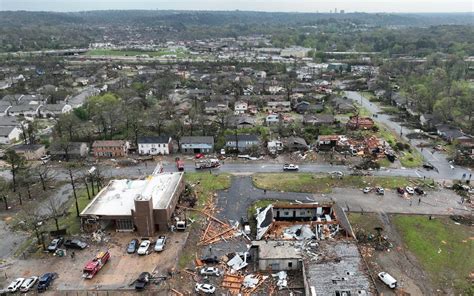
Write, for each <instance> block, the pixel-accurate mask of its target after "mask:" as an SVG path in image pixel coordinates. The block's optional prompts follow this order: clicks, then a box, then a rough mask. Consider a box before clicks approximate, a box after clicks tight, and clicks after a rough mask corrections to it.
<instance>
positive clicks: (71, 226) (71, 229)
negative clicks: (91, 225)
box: [49, 189, 93, 235]
mask: <svg viewBox="0 0 474 296" xmlns="http://www.w3.org/2000/svg"><path fill="white" fill-rule="evenodd" d="M92 199H93V197H91V200H92ZM71 200H72V203H71V205H70V206H69V209H68V214H67V215H66V216H64V217H61V218H60V219H59V228H60V229H63V228H65V229H67V232H68V234H70V235H75V234H78V233H79V232H80V231H81V219H80V218H79V217H77V215H76V202H75V200H74V197H73V198H72V199H71ZM91 200H89V198H88V197H87V191H86V190H85V189H79V190H77V203H78V205H79V213H80V212H81V211H82V210H84V208H85V207H86V206H87V205H88V204H89V202H90V201H91ZM49 223H50V224H51V225H50V226H49V228H50V229H51V230H55V229H56V226H55V224H54V221H53V220H50V221H49Z"/></svg>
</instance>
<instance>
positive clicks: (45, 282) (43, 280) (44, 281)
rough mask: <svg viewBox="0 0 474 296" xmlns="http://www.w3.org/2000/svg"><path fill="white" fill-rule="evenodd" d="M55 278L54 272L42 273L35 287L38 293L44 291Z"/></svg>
mask: <svg viewBox="0 0 474 296" xmlns="http://www.w3.org/2000/svg"><path fill="white" fill-rule="evenodd" d="M55 278H56V274H55V273H52V272H48V273H45V274H43V275H42V276H41V277H40V279H39V281H38V287H37V290H38V293H41V292H44V291H46V290H47V289H48V288H49V286H50V285H51V283H52V282H53V281H54V279H55Z"/></svg>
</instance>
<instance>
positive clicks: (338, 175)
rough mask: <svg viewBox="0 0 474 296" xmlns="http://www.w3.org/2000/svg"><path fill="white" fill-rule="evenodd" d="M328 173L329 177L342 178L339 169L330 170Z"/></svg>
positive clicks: (342, 174) (342, 175)
mask: <svg viewBox="0 0 474 296" xmlns="http://www.w3.org/2000/svg"><path fill="white" fill-rule="evenodd" d="M329 175H331V177H333V178H342V177H344V173H343V172H341V171H334V172H330V173H329Z"/></svg>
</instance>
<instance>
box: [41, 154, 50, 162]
mask: <svg viewBox="0 0 474 296" xmlns="http://www.w3.org/2000/svg"><path fill="white" fill-rule="evenodd" d="M50 159H51V155H43V156H41V157H40V160H41V161H42V162H43V163H47V162H48V161H49V160H50Z"/></svg>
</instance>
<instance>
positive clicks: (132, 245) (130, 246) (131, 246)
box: [127, 238, 139, 254]
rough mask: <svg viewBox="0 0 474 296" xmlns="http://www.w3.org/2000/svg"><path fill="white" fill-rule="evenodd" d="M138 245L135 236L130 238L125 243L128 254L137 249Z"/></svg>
mask: <svg viewBox="0 0 474 296" xmlns="http://www.w3.org/2000/svg"><path fill="white" fill-rule="evenodd" d="M138 245H139V242H138V239H136V238H134V239H132V240H131V241H130V242H129V243H128V245H127V253H128V254H133V253H135V252H136V251H137V249H138Z"/></svg>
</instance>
